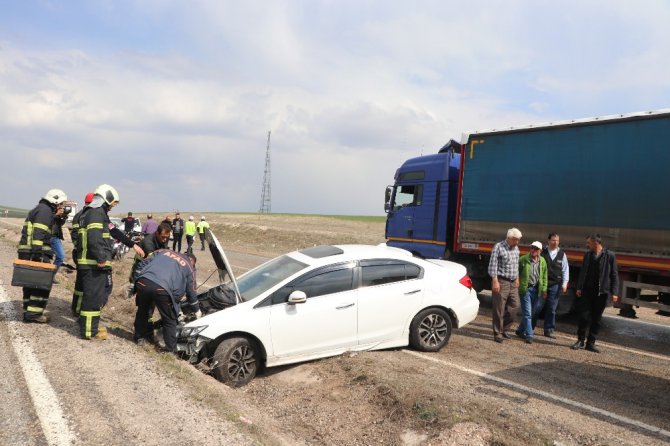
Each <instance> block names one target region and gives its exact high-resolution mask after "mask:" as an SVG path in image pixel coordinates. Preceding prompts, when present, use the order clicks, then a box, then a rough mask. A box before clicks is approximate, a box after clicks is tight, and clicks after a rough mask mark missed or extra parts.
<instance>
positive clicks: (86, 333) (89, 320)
mask: <svg viewBox="0 0 670 446" xmlns="http://www.w3.org/2000/svg"><path fill="white" fill-rule="evenodd" d="M79 317H83V318H84V319H86V325H85V330H84V336H85V337H87V338H90V337H91V325H92V324H93V318H94V317H100V310H98V311H81V312H80V313H79Z"/></svg>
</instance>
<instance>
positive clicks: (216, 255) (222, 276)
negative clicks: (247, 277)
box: [205, 228, 242, 304]
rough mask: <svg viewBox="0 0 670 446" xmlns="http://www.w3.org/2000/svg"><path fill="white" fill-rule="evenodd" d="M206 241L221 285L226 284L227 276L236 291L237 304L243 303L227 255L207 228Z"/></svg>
mask: <svg viewBox="0 0 670 446" xmlns="http://www.w3.org/2000/svg"><path fill="white" fill-rule="evenodd" d="M205 240H207V246H209V252H210V253H212V258H213V259H214V263H215V264H216V267H217V268H218V270H219V280H220V282H221V283H225V282H226V275H228V277H229V278H230V282H231V285H232V286H231V288H232V289H233V291H235V303H236V304H239V303H240V302H241V301H242V296H241V295H240V289H239V288H238V287H237V280H236V279H235V275H234V274H233V269H232V268H231V266H230V262H228V258H227V257H226V253H225V252H224V251H223V248H222V247H221V244H220V243H219V240H218V239H217V238H216V236H215V235H214V233H213V232H212V231H211V230H210V229H209V228H205Z"/></svg>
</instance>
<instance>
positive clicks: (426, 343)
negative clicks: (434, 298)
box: [409, 308, 451, 352]
mask: <svg viewBox="0 0 670 446" xmlns="http://www.w3.org/2000/svg"><path fill="white" fill-rule="evenodd" d="M450 336H451V318H450V317H449V315H448V314H447V313H446V312H445V311H444V310H442V309H440V308H427V309H425V310H423V311H421V312H420V313H419V314H417V315H416V316H415V317H414V319H413V320H412V324H411V325H410V333H409V337H410V345H411V346H412V347H413V348H415V349H417V350H421V351H425V352H436V351H438V350H440V349H441V348H442V347H444V346H445V345H447V342H449V337H450Z"/></svg>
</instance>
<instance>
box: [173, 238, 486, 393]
mask: <svg viewBox="0 0 670 446" xmlns="http://www.w3.org/2000/svg"><path fill="white" fill-rule="evenodd" d="M207 239H208V242H209V243H208V244H209V247H210V251H211V252H212V255H213V256H214V260H215V262H216V264H217V266H218V267H219V272H220V278H221V279H222V281H223V280H224V279H225V275H226V274H228V276H229V279H230V280H229V281H228V282H227V283H226V284H223V285H219V286H218V287H215V288H212V289H210V290H209V291H207V292H204V293H202V294H201V295H200V296H199V297H200V301H201V306H202V307H203V308H204V310H205V312H206V311H213V312H211V313H210V314H207V315H206V316H203V317H202V318H200V319H197V320H194V321H191V322H190V323H188V324H186V325H185V326H183V327H181V328H180V330H179V333H178V350H179V351H180V352H182V354H183V355H184V356H186V357H188V358H189V359H190V361H191V362H193V363H198V362H199V363H201V365H207V367H208V368H209V370H210V371H211V372H212V373H213V374H214V376H215V377H216V378H217V379H219V380H220V381H222V382H224V383H226V384H228V385H230V386H234V387H236V386H241V385H244V384H246V383H248V382H249V381H250V380H251V379H252V378H253V377H254V376H255V375H256V373H257V372H258V371H259V369H261V368H262V367H273V366H278V365H284V364H291V363H296V362H301V361H308V360H312V359H316V358H323V357H328V356H335V355H339V354H342V353H344V352H347V351H359V350H379V349H387V348H393V347H403V346H407V345H410V346H412V347H413V348H415V349H417V350H422V351H431V352H434V351H438V350H440V349H441V348H442V347H444V346H445V345H446V344H447V342H448V341H449V337H450V335H451V330H452V327H455V328H459V327H462V326H464V325H465V324H467V323H468V322H470V321H472V320H473V319H474V318H475V317H476V316H477V311H478V309H479V301H478V300H477V294H476V292H475V291H474V290H473V289H472V283H471V281H470V278H469V277H468V276H467V274H466V269H465V267H463V266H462V265H459V264H456V263H453V262H448V261H445V260H424V259H420V258H417V257H414V256H412V254H411V253H409V252H408V251H405V250H402V249H398V248H392V247H387V246H386V245H378V246H368V245H336V246H316V247H313V248H307V249H304V250H301V251H295V252H292V253H289V254H286V255H283V256H280V257H277V258H275V259H272V260H270V261H268V262H266V263H264V264H263V265H260V266H258V267H257V268H255V269H253V270H251V271H249V272H247V273H245V274H244V275H242V276H240V278H239V279H237V280H236V279H235V277H234V276H232V275H231V274H230V271H231V269H230V265H229V264H228V261H227V259H226V256H225V253H224V252H223V250H222V249H221V247H220V245H219V243H218V241H217V240H216V238H215V237H214V235H213V234H212V233H211V231H208V233H207ZM226 301H227V303H226ZM217 308H225V309H221V310H219V311H217V310H216V309H217Z"/></svg>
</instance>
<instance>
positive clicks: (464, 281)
mask: <svg viewBox="0 0 670 446" xmlns="http://www.w3.org/2000/svg"><path fill="white" fill-rule="evenodd" d="M458 283H460V284H461V285H463V286H464V287H467V288H470V289H472V279H471V278H470V276H468V275H467V274H466V275H464V276H463V277H461V280H459V281H458Z"/></svg>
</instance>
